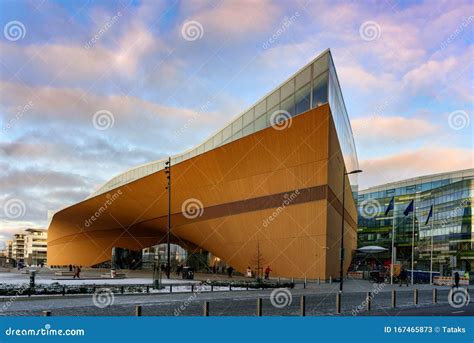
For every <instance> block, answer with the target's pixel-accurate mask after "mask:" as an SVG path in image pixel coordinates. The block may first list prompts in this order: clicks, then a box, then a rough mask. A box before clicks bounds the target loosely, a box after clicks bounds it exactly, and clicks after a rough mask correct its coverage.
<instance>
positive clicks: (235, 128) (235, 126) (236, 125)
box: [232, 117, 242, 134]
mask: <svg viewBox="0 0 474 343" xmlns="http://www.w3.org/2000/svg"><path fill="white" fill-rule="evenodd" d="M240 130H242V118H241V117H240V118H237V120H236V121H234V122H233V123H232V133H233V134H235V133H236V132H237V131H240Z"/></svg>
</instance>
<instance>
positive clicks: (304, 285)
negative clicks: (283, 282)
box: [303, 276, 306, 288]
mask: <svg viewBox="0 0 474 343" xmlns="http://www.w3.org/2000/svg"><path fill="white" fill-rule="evenodd" d="M303 288H306V276H305V277H304V283H303Z"/></svg>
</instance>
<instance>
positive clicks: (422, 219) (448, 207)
mask: <svg viewBox="0 0 474 343" xmlns="http://www.w3.org/2000/svg"><path fill="white" fill-rule="evenodd" d="M392 197H394V199H395V201H394V202H395V210H394V211H391V212H389V213H388V214H387V215H385V213H384V212H385V209H386V208H387V206H388V204H389V202H390V200H391V199H392ZM473 198H474V169H469V170H464V171H458V172H453V173H445V174H440V175H434V176H426V177H420V178H416V179H411V180H406V181H402V182H397V183H392V184H387V185H384V186H379V187H374V188H371V189H368V190H363V191H360V192H359V195H358V215H359V216H358V247H359V248H360V247H364V246H374V245H375V246H382V247H384V248H387V249H388V250H387V251H386V252H384V253H379V254H377V255H376V258H377V259H378V260H379V262H382V261H383V262H388V261H390V258H391V257H390V256H391V253H390V251H391V242H392V228H393V226H395V230H394V231H395V236H394V237H395V256H396V261H397V262H398V263H401V264H402V265H404V266H405V267H406V268H408V269H410V268H411V256H412V252H413V254H414V262H415V263H414V266H415V269H417V270H425V271H429V270H430V260H431V256H433V270H434V271H439V272H440V273H441V275H448V274H449V273H450V272H451V271H452V270H453V269H457V270H464V271H471V270H472V267H473V260H474V237H473V212H472V209H473ZM412 200H414V201H415V202H414V204H415V206H414V207H415V211H414V213H410V214H408V215H407V216H405V215H404V213H403V212H404V211H405V209H406V208H407V206H408V205H409V203H410V202H411V201H412ZM432 205H433V215H432V217H431V218H430V220H429V221H428V222H427V218H428V215H429V212H430V208H431V206H432ZM394 224H395V225H394ZM413 229H414V231H413ZM413 232H414V243H415V244H414V247H413V249H412V241H413Z"/></svg>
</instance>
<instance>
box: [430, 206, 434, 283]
mask: <svg viewBox="0 0 474 343" xmlns="http://www.w3.org/2000/svg"><path fill="white" fill-rule="evenodd" d="M431 206H432V207H431V208H432V210H433V212H432V213H431V252H430V285H432V284H433V223H434V205H431Z"/></svg>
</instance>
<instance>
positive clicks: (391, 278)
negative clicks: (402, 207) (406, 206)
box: [390, 198, 395, 285]
mask: <svg viewBox="0 0 474 343" xmlns="http://www.w3.org/2000/svg"><path fill="white" fill-rule="evenodd" d="M394 252H395V198H394V200H393V217H392V256H391V264H390V284H391V285H393V265H394V264H395V254H394Z"/></svg>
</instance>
